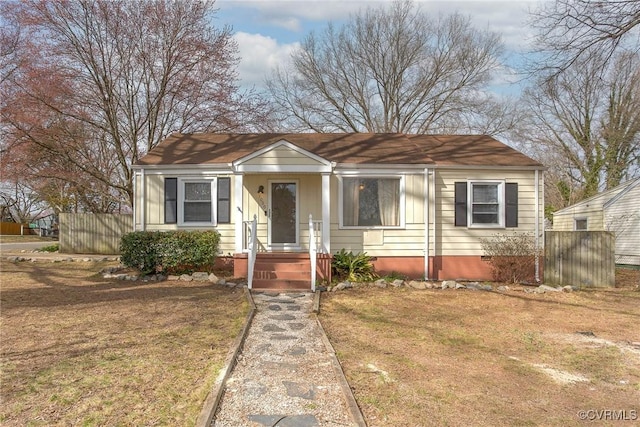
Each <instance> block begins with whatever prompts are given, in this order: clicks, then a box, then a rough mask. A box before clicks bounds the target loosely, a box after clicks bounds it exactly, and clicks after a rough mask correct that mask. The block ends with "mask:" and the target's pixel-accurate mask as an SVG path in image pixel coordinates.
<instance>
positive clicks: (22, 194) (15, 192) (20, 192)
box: [0, 182, 46, 224]
mask: <svg viewBox="0 0 640 427" xmlns="http://www.w3.org/2000/svg"><path fill="white" fill-rule="evenodd" d="M0 207H1V208H2V220H3V221H4V220H11V221H12V222H16V223H20V224H24V223H28V222H31V220H32V219H33V218H34V217H36V216H37V215H38V214H40V213H42V212H43V211H44V210H45V209H46V205H45V204H44V203H42V200H40V198H39V197H38V195H37V194H36V193H34V192H33V191H31V189H30V188H28V187H27V186H25V185H23V184H21V183H19V182H5V183H4V185H3V186H2V187H0Z"/></svg>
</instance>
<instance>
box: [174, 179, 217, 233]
mask: <svg viewBox="0 0 640 427" xmlns="http://www.w3.org/2000/svg"><path fill="white" fill-rule="evenodd" d="M181 184H182V185H181V188H182V189H183V191H182V198H181V205H182V207H183V209H182V212H181V213H182V216H181V217H180V218H181V220H182V221H180V222H181V223H184V224H187V223H190V224H200V223H204V224H210V223H213V200H212V197H211V195H212V194H215V193H214V191H215V189H214V187H215V180H182V181H181ZM178 194H179V195H180V192H178Z"/></svg>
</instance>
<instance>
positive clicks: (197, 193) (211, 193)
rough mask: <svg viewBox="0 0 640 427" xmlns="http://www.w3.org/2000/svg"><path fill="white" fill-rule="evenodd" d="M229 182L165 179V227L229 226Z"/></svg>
mask: <svg viewBox="0 0 640 427" xmlns="http://www.w3.org/2000/svg"><path fill="white" fill-rule="evenodd" d="M230 187H231V179H230V178H228V177H221V178H165V182H164V190H165V194H164V200H165V202H164V206H165V223H166V224H175V223H177V224H178V225H184V226H213V225H216V224H219V223H228V222H230V216H231V215H230V214H231V212H230V196H231V194H230V193H231V188H230Z"/></svg>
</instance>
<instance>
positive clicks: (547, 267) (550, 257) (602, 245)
mask: <svg viewBox="0 0 640 427" xmlns="http://www.w3.org/2000/svg"><path fill="white" fill-rule="evenodd" d="M544 245H545V248H544V251H545V256H544V282H545V283H546V284H549V285H560V286H566V285H572V286H615V284H616V279H615V269H616V266H615V247H616V244H615V237H614V235H613V234H612V233H610V232H608V231H546V232H545V237H544Z"/></svg>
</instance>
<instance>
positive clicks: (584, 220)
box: [553, 178, 640, 266]
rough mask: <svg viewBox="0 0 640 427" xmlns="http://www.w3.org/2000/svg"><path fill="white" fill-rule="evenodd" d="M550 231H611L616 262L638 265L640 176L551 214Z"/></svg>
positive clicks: (639, 261)
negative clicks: (551, 228) (614, 245)
mask: <svg viewBox="0 0 640 427" xmlns="http://www.w3.org/2000/svg"><path fill="white" fill-rule="evenodd" d="M553 230H554V231H611V232H612V233H614V235H615V237H616V264H628V265H638V266H640V178H636V179H634V180H631V181H627V182H626V183H624V184H621V185H619V186H617V187H615V188H612V189H611V190H608V191H605V192H602V193H600V194H597V195H595V196H593V197H590V198H588V199H585V200H583V201H581V202H579V203H576V204H575V205H572V206H569V207H566V208H564V209H561V210H559V211H557V212H555V213H554V214H553Z"/></svg>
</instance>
